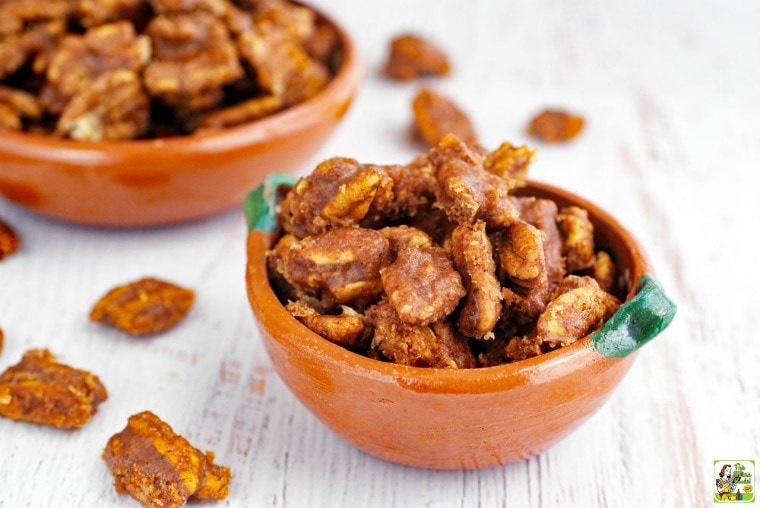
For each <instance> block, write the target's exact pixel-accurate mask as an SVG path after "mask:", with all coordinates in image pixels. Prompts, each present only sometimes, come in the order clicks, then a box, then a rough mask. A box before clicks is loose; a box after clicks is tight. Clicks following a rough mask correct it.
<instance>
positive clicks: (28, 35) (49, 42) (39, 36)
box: [0, 20, 66, 79]
mask: <svg viewBox="0 0 760 508" xmlns="http://www.w3.org/2000/svg"><path fill="white" fill-rule="evenodd" d="M65 31H66V23H65V22H64V21H60V20H54V21H49V22H46V23H42V24H39V25H35V26H32V27H30V28H29V29H27V30H26V31H25V32H23V33H20V34H13V35H9V36H7V37H0V79H4V78H5V77H7V76H9V75H10V74H12V73H14V72H16V71H17V70H18V69H19V68H21V67H22V66H23V65H24V63H26V62H27V61H28V60H29V59H30V58H33V57H34V60H33V64H32V70H33V71H34V72H35V73H37V74H42V73H43V72H45V69H46V68H47V64H48V60H49V58H50V56H51V55H52V53H53V52H54V51H55V47H56V44H57V41H58V39H59V38H60V37H61V36H62V35H63V33H64V32H65Z"/></svg>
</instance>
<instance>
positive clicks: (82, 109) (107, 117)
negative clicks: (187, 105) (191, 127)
mask: <svg viewBox="0 0 760 508" xmlns="http://www.w3.org/2000/svg"><path fill="white" fill-rule="evenodd" d="M149 122H150V100H149V99H148V95H147V94H146V93H145V90H143V88H142V84H141V81H140V77H139V76H138V75H137V74H136V73H135V72H133V71H131V70H127V69H117V70H114V71H107V72H104V73H103V74H101V75H100V76H98V77H97V78H95V80H94V81H93V82H92V85H91V86H90V87H88V88H86V89H84V90H82V91H80V92H78V93H77V94H76V95H74V96H73V97H72V98H71V100H70V101H69V102H68V104H66V107H65V108H64V109H63V111H62V112H61V117H60V118H59V119H58V123H57V124H56V127H55V133H56V135H58V136H62V137H68V138H71V139H76V140H78V141H101V140H104V139H107V140H117V139H132V138H137V137H140V136H142V135H143V134H144V133H145V132H146V131H147V130H148V126H149Z"/></svg>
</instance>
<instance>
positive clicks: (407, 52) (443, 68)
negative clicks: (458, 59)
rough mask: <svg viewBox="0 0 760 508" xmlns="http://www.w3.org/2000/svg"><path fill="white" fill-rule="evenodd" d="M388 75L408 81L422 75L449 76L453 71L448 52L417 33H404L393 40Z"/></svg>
mask: <svg viewBox="0 0 760 508" xmlns="http://www.w3.org/2000/svg"><path fill="white" fill-rule="evenodd" d="M383 72H384V73H385V75H386V76H388V77H389V78H392V79H397V80H400V81H407V80H410V79H415V78H418V77H421V76H447V75H448V74H449V72H451V68H450V66H449V59H448V58H447V57H446V54H445V53H444V52H443V51H441V50H440V49H439V48H438V47H436V46H435V45H434V44H433V43H432V42H430V41H429V40H427V39H424V38H422V37H420V36H419V35H415V34H403V35H400V36H398V37H396V38H394V39H393V40H392V41H391V45H390V52H389V54H388V60H387V61H386V63H385V67H384V68H383Z"/></svg>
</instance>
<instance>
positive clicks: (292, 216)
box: [280, 157, 393, 238]
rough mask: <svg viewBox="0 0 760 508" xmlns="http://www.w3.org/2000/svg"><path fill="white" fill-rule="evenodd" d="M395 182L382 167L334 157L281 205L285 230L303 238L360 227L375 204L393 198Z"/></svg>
mask: <svg viewBox="0 0 760 508" xmlns="http://www.w3.org/2000/svg"><path fill="white" fill-rule="evenodd" d="M392 186H393V181H392V180H391V178H390V177H389V176H388V174H387V173H386V172H385V171H384V170H383V169H382V168H380V167H378V166H373V165H364V164H359V162H358V161H356V160H354V159H347V158H342V157H333V158H331V159H328V160H326V161H324V162H322V163H320V164H319V165H317V167H316V168H315V169H314V171H313V172H312V173H311V174H310V175H308V176H307V177H305V178H301V179H300V180H299V181H298V182H297V183H296V185H295V186H294V187H293V188H292V190H291V191H290V193H289V194H288V195H287V196H286V198H285V200H284V201H283V202H282V211H281V213H280V216H281V217H282V226H283V228H284V229H285V231H288V232H290V233H293V234H295V235H296V236H298V237H300V238H303V237H305V236H307V235H310V234H312V235H313V234H318V233H322V232H324V231H326V230H327V229H330V228H333V227H345V226H353V225H358V224H359V223H360V222H361V221H362V220H363V219H364V218H365V216H366V215H367V214H368V213H370V212H371V207H372V204H373V202H374V201H375V200H383V199H384V198H383V196H390V195H391V192H392V191H391V187H392Z"/></svg>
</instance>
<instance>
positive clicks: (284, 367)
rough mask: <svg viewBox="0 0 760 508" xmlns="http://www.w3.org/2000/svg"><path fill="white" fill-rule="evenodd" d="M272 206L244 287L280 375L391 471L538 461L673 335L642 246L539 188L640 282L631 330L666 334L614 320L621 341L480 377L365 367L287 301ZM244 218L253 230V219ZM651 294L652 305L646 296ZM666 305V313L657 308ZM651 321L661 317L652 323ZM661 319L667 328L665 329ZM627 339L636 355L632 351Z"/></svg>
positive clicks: (266, 208) (259, 211)
mask: <svg viewBox="0 0 760 508" xmlns="http://www.w3.org/2000/svg"><path fill="white" fill-rule="evenodd" d="M267 194H269V195H270V196H271V195H272V194H273V192H272V191H271V189H269V190H267V189H264V190H263V191H262V190H261V189H259V190H258V194H257V195H256V196H254V193H252V198H251V200H252V201H260V202H258V204H257V205H256V206H253V207H252V208H254V209H255V210H253V215H255V217H253V220H251V223H252V224H253V229H251V231H250V234H249V236H248V265H247V272H246V282H247V288H248V297H249V300H250V303H251V307H252V309H253V314H254V315H255V317H256V319H257V321H258V326H259V328H260V331H261V337H262V339H263V341H264V344H265V346H266V349H267V351H268V354H269V356H270V358H271V360H272V363H273V364H274V367H275V369H276V371H277V373H278V374H279V375H280V377H281V378H282V379H283V381H284V382H285V383H286V384H287V386H288V387H289V388H290V390H292V392H293V393H294V394H295V396H296V397H297V398H298V399H299V400H300V401H301V402H302V403H303V404H304V405H305V406H306V407H307V408H308V409H309V410H310V411H311V412H312V413H313V414H314V415H316V416H317V417H318V418H319V419H320V420H322V422H324V423H325V424H326V425H327V426H328V427H330V428H331V429H332V430H333V431H335V432H336V433H337V434H339V435H340V436H342V437H343V438H344V439H346V440H347V441H349V442H350V443H352V444H354V445H355V446H357V447H358V448H360V449H362V450H364V451H365V452H367V453H369V454H371V455H374V456H377V457H380V458H382V459H385V460H388V461H391V462H396V463H399V464H405V465H409V466H416V467H423V468H434V469H476V468H485V467H492V466H499V465H503V464H507V463H510V462H514V461H518V460H521V459H525V458H527V457H530V456H532V455H536V454H538V453H540V452H541V451H543V450H545V449H546V448H547V447H549V446H551V445H552V444H553V443H555V442H557V441H558V440H559V439H561V438H563V437H564V436H566V435H567V434H568V433H569V432H571V431H572V430H573V429H575V428H576V427H577V426H578V425H579V424H581V422H583V421H584V420H585V419H586V418H588V417H589V416H590V415H591V414H592V413H594V412H595V411H596V410H597V409H599V407H600V406H601V405H602V404H603V403H604V401H605V400H606V399H607V397H609V395H610V393H611V392H612V390H613V389H614V388H615V387H616V386H617V385H618V383H620V381H621V379H623V377H624V376H625V374H626V372H627V371H628V369H629V368H630V367H631V364H632V363H633V361H634V359H635V357H636V355H635V353H633V354H629V353H632V352H633V351H634V350H635V349H636V348H637V347H639V346H640V345H641V344H642V343H643V342H645V341H646V340H648V339H651V338H652V337H653V336H654V335H656V334H657V333H659V331H661V330H662V329H663V328H664V327H665V326H667V323H669V322H670V319H672V317H673V313H674V312H675V308H674V306H672V303H671V302H669V301H667V299H664V295H662V293H660V292H659V289H656V290H655V291H654V292H655V293H657V298H654V299H653V300H649V301H648V302H647V301H645V302H643V305H642V302H641V301H640V299H641V298H642V297H644V296H646V298H651V297H652V294H651V287H652V286H647V285H643V286H642V284H641V282H642V281H646V280H649V281H650V284H651V279H649V277H648V276H647V275H645V274H647V272H649V270H650V267H649V264H648V262H647V259H646V257H645V255H644V252H643V250H642V249H641V247H640V246H639V244H638V243H637V242H636V240H635V239H634V238H633V236H632V235H631V234H630V233H629V232H628V231H626V230H625V229H624V228H623V227H622V226H621V225H620V224H619V223H618V222H617V221H616V220H615V219H613V218H612V217H611V216H610V215H608V214H607V213H606V212H604V211H603V210H601V209H600V208H599V207H597V206H595V205H594V204H592V203H590V202H588V201H586V200H584V199H581V198H580V197H578V196H575V195H573V194H571V193H569V192H567V191H564V190H561V189H558V188H556V187H552V186H550V185H546V184H540V183H536V182H532V183H530V185H529V186H528V187H527V188H526V189H523V190H522V191H521V194H529V195H535V196H538V197H547V198H550V199H553V200H555V201H556V202H557V204H558V205H559V206H566V205H570V204H576V205H579V206H582V207H584V208H586V209H587V210H588V211H589V216H590V218H591V220H592V221H593V223H594V224H595V236H596V242H597V245H598V246H600V247H604V248H606V249H609V250H610V251H611V252H613V253H614V256H615V257H616V261H617V265H618V267H619V268H620V270H621V271H622V272H623V273H625V274H627V276H628V277H629V279H630V281H631V290H630V291H629V293H628V295H627V303H626V305H624V306H623V307H622V309H623V310H621V311H619V312H618V314H620V316H623V317H624V318H625V319H623V321H626V320H628V318H631V317H632V318H633V320H634V322H635V321H636V319H638V318H642V319H641V321H642V322H648V323H649V324H653V323H654V324H658V325H659V326H658V327H655V328H657V329H647V330H642V329H641V327H638V326H635V325H634V326H633V327H631V326H630V325H631V322H628V325H621V324H620V322H619V321H620V319H618V320H617V321H618V323H617V324H615V323H613V321H614V320H615V318H616V317H618V314H616V316H615V317H613V318H612V319H610V321H608V324H611V326H612V328H613V329H612V330H607V331H606V332H605V333H604V334H602V333H601V332H600V333H599V334H598V335H599V337H593V336H588V337H585V338H583V339H581V340H579V341H578V342H576V343H574V344H572V345H569V346H567V347H564V348H561V349H558V350H555V351H553V352H551V353H547V354H544V355H541V356H538V357H535V358H531V359H528V360H524V361H520V362H516V363H512V364H506V365H501V366H496V367H488V368H478V369H462V370H448V369H432V368H413V367H406V366H401V365H396V364H392V363H385V362H381V361H377V360H373V359H370V358H366V357H363V356H360V355H358V354H355V353H352V352H351V351H348V350H346V349H344V348H342V347H340V346H337V345H335V344H333V343H331V342H329V341H327V340H326V339H324V338H322V337H320V336H319V335H317V334H315V333H313V332H312V331H311V330H309V329H308V328H306V327H305V326H303V325H301V324H300V323H299V322H298V321H296V320H295V319H294V318H293V317H291V315H290V314H289V313H288V311H287V310H285V308H284V307H283V306H282V305H281V304H280V302H279V301H278V299H277V297H276V296H275V294H274V292H273V291H272V288H271V287H270V285H269V280H268V278H267V270H266V266H265V262H264V256H265V253H266V251H267V249H268V248H269V247H270V245H271V244H272V240H273V236H272V233H270V232H267V230H269V229H271V227H272V226H273V222H271V220H270V219H271V217H269V218H267V217H266V216H267V215H269V214H270V213H271V209H272V207H271V205H267V204H266V203H264V202H263V201H262V200H261V198H262V196H264V198H265V199H267V196H266V195H267ZM249 204H255V203H249ZM247 212H248V214H249V218H251V215H252V210H251V209H249V210H247ZM263 219H266V220H263ZM653 287H655V288H658V287H657V286H656V284H654V286H653ZM643 288H649V289H647V291H646V292H649V293H650V294H648V295H644V291H643ZM663 299H664V300H663ZM653 302H654V304H653ZM658 305H660V306H662V307H664V308H663V309H656V308H654V307H657V306H658ZM631 307H633V309H632V308H631ZM642 307H643V310H642ZM650 311H653V312H655V313H658V312H659V314H657V316H656V319H654V322H653V321H652V318H653V316H652V315H650ZM642 312H643V314H642ZM663 312H664V314H663ZM660 318H662V319H663V321H659V322H657V321H658V319H660ZM648 320H649V321H648ZM655 322H656V323H655ZM639 324H640V323H639ZM605 328H607V326H605ZM645 328H646V327H645ZM629 339H633V343H631V344H628V345H626V344H625V343H626V341H627V340H629ZM600 351H603V352H604V354H602V353H600ZM605 355H607V356H605ZM608 356H619V357H608Z"/></svg>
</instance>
